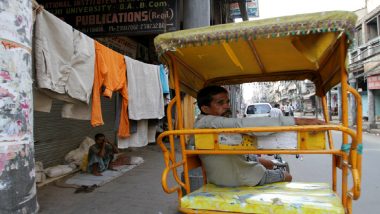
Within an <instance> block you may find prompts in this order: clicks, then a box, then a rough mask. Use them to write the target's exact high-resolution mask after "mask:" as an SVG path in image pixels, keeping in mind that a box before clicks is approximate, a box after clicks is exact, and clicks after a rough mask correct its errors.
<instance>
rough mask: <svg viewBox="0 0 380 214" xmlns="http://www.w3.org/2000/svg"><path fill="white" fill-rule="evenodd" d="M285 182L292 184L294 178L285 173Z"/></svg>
mask: <svg viewBox="0 0 380 214" xmlns="http://www.w3.org/2000/svg"><path fill="white" fill-rule="evenodd" d="M284 181H286V182H291V181H292V176H291V175H290V174H289V173H288V172H284Z"/></svg>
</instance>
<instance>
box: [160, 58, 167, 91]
mask: <svg viewBox="0 0 380 214" xmlns="http://www.w3.org/2000/svg"><path fill="white" fill-rule="evenodd" d="M160 80H161V86H162V93H164V94H168V93H169V80H168V74H167V73H166V70H165V67H164V65H162V64H161V65H160Z"/></svg>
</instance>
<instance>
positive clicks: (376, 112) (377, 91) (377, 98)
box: [374, 90, 380, 118]
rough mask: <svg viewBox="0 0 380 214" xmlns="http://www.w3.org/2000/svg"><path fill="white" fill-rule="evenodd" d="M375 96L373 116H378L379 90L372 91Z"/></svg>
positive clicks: (379, 106)
mask: <svg viewBox="0 0 380 214" xmlns="http://www.w3.org/2000/svg"><path fill="white" fill-rule="evenodd" d="M374 96H375V117H377V118H378V117H380V90H375V91H374Z"/></svg>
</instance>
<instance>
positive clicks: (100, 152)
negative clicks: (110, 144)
mask: <svg viewBox="0 0 380 214" xmlns="http://www.w3.org/2000/svg"><path fill="white" fill-rule="evenodd" d="M105 153H106V142H105V141H103V143H102V144H101V146H100V149H99V152H98V153H97V155H98V156H99V157H101V158H102V157H104V155H105Z"/></svg>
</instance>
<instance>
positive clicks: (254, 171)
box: [194, 86, 324, 187]
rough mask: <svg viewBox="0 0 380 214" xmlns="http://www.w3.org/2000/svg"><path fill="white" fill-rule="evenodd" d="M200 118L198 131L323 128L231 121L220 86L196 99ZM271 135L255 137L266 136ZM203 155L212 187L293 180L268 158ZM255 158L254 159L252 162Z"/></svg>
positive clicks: (286, 121) (302, 121)
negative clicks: (212, 129) (276, 127)
mask: <svg viewBox="0 0 380 214" xmlns="http://www.w3.org/2000/svg"><path fill="white" fill-rule="evenodd" d="M197 104H198V107H199V109H200V110H201V114H200V115H199V116H198V118H197V120H196V121H195V125H194V126H195V128H241V127H258V126H291V125H317V124H324V122H323V121H320V120H317V119H306V118H294V117H282V116H280V117H276V118H273V117H256V118H229V117H230V116H231V109H230V100H229V97H228V92H227V90H226V89H225V88H223V87H220V86H208V87H205V88H203V89H201V90H200V91H199V93H198V95H197ZM265 134H268V133H255V135H256V136H258V135H265ZM249 157H251V159H248V160H247V158H246V156H245V155H200V158H201V161H202V164H203V166H204V168H205V170H206V174H207V179H208V181H209V182H210V183H213V184H216V185H220V186H227V187H234V186H256V185H264V184H270V183H275V182H282V181H287V182H290V181H291V180H292V176H291V175H290V174H289V173H288V172H286V171H283V170H280V169H273V166H274V165H273V163H272V161H270V160H267V159H265V158H261V157H257V156H254V155H250V156H249ZM252 157H253V159H252Z"/></svg>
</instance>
